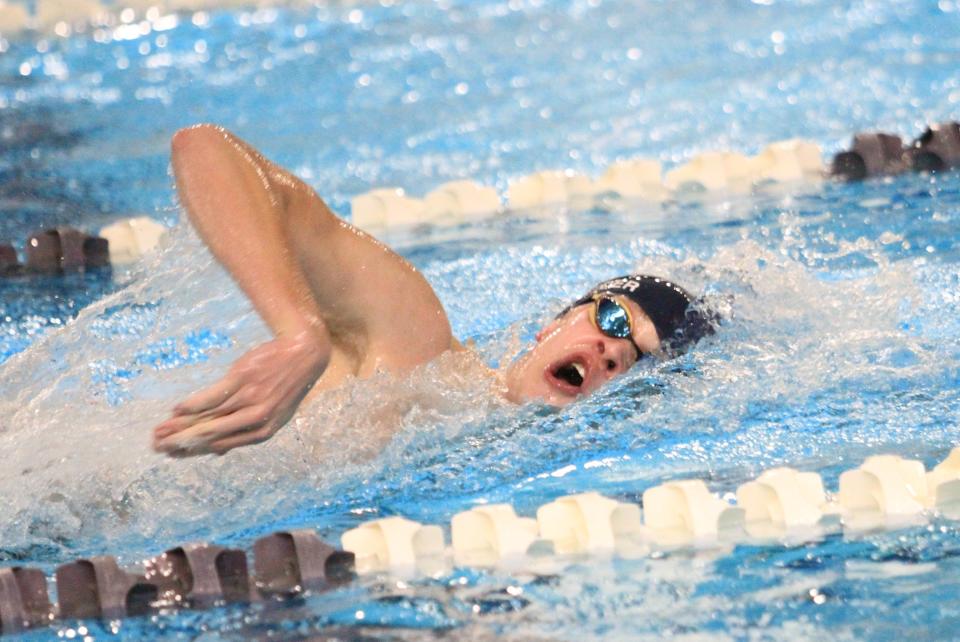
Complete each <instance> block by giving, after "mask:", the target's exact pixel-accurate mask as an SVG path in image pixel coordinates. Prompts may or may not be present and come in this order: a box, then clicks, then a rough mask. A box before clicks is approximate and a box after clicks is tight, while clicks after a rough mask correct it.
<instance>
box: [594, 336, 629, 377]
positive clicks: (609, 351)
mask: <svg viewBox="0 0 960 642" xmlns="http://www.w3.org/2000/svg"><path fill="white" fill-rule="evenodd" d="M625 351H626V352H625ZM631 351H633V347H632V346H631V345H630V342H629V341H627V340H626V339H615V338H612V337H606V336H605V337H603V338H601V339H598V340H597V354H599V355H600V357H601V360H600V363H601V366H602V370H603V372H604V374H605V375H606V377H607V378H608V379H609V378H611V377H615V376H617V375H618V374H622V373H623V372H626V370H627V368H628V367H629V360H628V359H627V355H628V352H631Z"/></svg>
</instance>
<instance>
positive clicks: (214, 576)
mask: <svg viewBox="0 0 960 642" xmlns="http://www.w3.org/2000/svg"><path fill="white" fill-rule="evenodd" d="M253 554H254V575H253V578H251V577H250V574H249V570H248V565H247V554H246V552H244V551H243V550H241V549H235V548H224V547H222V546H217V545H215V544H188V545H185V546H178V547H176V548H172V549H170V550H168V551H166V552H165V553H162V554H161V555H158V556H157V557H154V558H152V559H149V560H147V561H146V562H144V566H143V568H144V573H143V574H142V575H141V574H137V573H131V572H128V571H126V570H124V569H122V568H120V566H119V564H117V560H116V559H115V558H113V557H111V556H109V555H103V556H99V557H91V558H88V559H79V560H75V561H73V562H68V563H67V564H63V565H61V566H59V567H57V569H56V571H55V573H54V576H55V578H56V583H57V603H56V605H54V604H52V603H51V601H50V598H49V593H48V592H47V578H46V576H45V575H44V574H43V572H42V571H40V570H37V569H30V568H23V567H18V566H15V567H11V568H0V634H8V633H19V632H21V631H25V630H26V629H30V628H34V627H38V626H44V625H49V624H52V623H53V622H55V621H56V620H71V619H85V618H99V619H102V620H119V619H123V618H125V617H135V616H138V615H147V614H150V613H155V612H157V611H159V610H160V609H163V608H171V607H176V608H192V609H208V608H213V607H216V606H220V605H224V604H230V603H237V602H246V603H251V602H258V601H261V600H263V599H265V598H271V597H292V596H295V595H298V594H300V593H302V592H303V591H308V590H309V591H314V592H322V591H326V590H330V589H332V588H336V587H337V586H341V585H343V584H346V583H348V582H350V581H351V580H353V579H354V578H355V577H356V573H355V567H354V556H353V553H348V552H345V551H342V550H339V549H336V548H334V547H333V546H330V545H329V544H327V543H326V542H324V541H323V540H322V539H320V538H319V537H318V536H317V534H316V533H315V532H314V531H312V530H309V529H305V530H295V531H279V532H276V533H272V534H270V535H267V536H265V537H261V538H260V539H258V540H257V541H256V542H254V545H253Z"/></svg>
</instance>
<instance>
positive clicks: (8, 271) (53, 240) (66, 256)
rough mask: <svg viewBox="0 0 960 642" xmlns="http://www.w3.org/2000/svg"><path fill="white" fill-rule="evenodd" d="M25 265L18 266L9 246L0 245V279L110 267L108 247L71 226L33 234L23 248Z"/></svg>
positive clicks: (104, 242)
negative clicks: (1, 277)
mask: <svg viewBox="0 0 960 642" xmlns="http://www.w3.org/2000/svg"><path fill="white" fill-rule="evenodd" d="M24 255H25V257H26V262H25V264H24V265H21V264H20V262H19V260H18V258H17V251H16V249H14V247H13V246H12V245H10V244H9V243H4V244H0V276H20V275H22V274H66V273H68V272H82V271H84V270H87V269H95V268H102V267H107V266H109V265H110V244H109V242H108V241H107V239H105V238H101V237H99V236H90V235H89V234H86V233H85V232H81V231H80V230H78V229H75V228H72V227H57V228H51V229H45V230H40V231H38V232H34V233H33V234H31V235H30V236H29V238H27V242H26V243H25V245H24Z"/></svg>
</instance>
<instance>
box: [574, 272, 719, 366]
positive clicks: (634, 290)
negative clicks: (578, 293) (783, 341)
mask: <svg viewBox="0 0 960 642" xmlns="http://www.w3.org/2000/svg"><path fill="white" fill-rule="evenodd" d="M598 294H616V295H620V296H624V297H626V298H628V299H630V300H631V301H633V302H634V303H636V304H637V305H639V306H640V308H641V309H642V310H643V312H644V314H646V315H647V317H649V318H650V321H652V322H653V327H654V328H656V330H657V336H658V337H659V338H660V342H661V343H662V344H664V347H665V348H666V349H668V350H672V351H682V350H684V349H685V348H686V347H688V346H690V345H692V344H694V343H696V342H697V341H699V340H700V339H702V338H703V337H705V336H708V335H711V334H713V333H714V327H713V324H714V323H715V322H716V321H718V318H717V315H716V314H714V313H710V312H709V311H707V310H705V309H703V308H702V306H700V305H698V304H697V301H695V300H694V299H693V297H691V296H690V293H689V292H687V291H686V290H684V289H683V288H682V287H680V286H679V285H677V284H676V283H674V282H673V281H670V280H667V279H663V278H660V277H658V276H651V275H649V274H627V275H624V276H618V277H616V278H614V279H609V280H607V281H603V282H602V283H599V284H597V285H596V286H594V287H593V289H591V290H590V291H589V292H587V293H586V294H585V295H584V296H582V297H580V298H579V299H578V300H576V301H575V302H574V303H573V305H571V306H569V307H568V308H567V309H566V310H564V311H563V312H562V313H561V315H562V314H565V313H566V312H567V311H568V310H570V309H571V308H574V307H576V306H578V305H583V304H584V303H589V302H590V301H592V300H593V299H594V298H595V297H596V295H598Z"/></svg>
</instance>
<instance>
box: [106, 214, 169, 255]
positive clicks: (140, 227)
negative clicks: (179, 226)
mask: <svg viewBox="0 0 960 642" xmlns="http://www.w3.org/2000/svg"><path fill="white" fill-rule="evenodd" d="M166 233H167V228H165V227H164V226H163V225H160V224H159V223H157V222H156V221H154V220H153V219H152V218H150V217H149V216H138V217H134V218H128V219H123V220H121V221H117V222H115V223H111V224H110V225H107V226H106V227H104V228H103V229H101V230H100V231H99V232H98V234H99V235H100V236H101V237H102V238H105V239H107V242H108V243H109V244H110V245H109V249H110V263H111V264H113V265H125V264H129V263H134V262H136V261H138V260H140V258H142V257H143V256H144V255H145V254H148V253H150V252H152V251H153V250H154V248H156V247H157V245H159V243H160V241H161V240H163V238H164V236H165V235H166Z"/></svg>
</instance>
